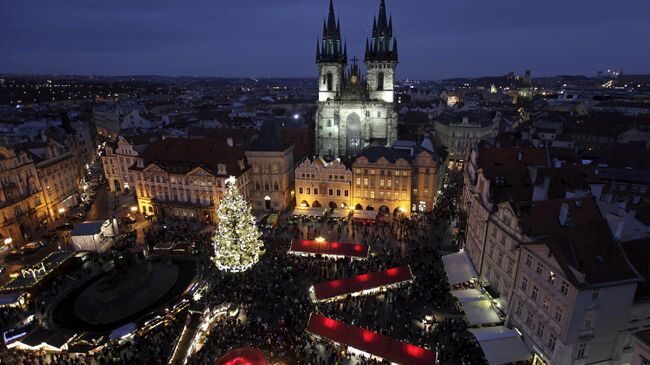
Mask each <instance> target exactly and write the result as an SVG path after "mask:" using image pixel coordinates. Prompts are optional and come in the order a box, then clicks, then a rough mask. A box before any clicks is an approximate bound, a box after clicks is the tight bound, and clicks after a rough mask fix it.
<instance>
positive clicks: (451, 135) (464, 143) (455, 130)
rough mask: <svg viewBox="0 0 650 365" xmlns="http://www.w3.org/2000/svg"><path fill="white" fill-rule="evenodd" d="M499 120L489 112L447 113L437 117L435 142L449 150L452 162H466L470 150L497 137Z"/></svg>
mask: <svg viewBox="0 0 650 365" xmlns="http://www.w3.org/2000/svg"><path fill="white" fill-rule="evenodd" d="M499 119H500V117H499V116H498V115H496V116H493V115H491V113H490V112H487V111H477V110H475V111H470V112H457V113H450V112H445V113H442V114H440V115H439V116H437V117H435V120H434V128H435V135H434V140H435V142H436V143H437V144H438V145H440V146H443V147H445V148H447V150H448V151H449V156H448V158H449V159H450V160H453V161H456V160H464V159H465V157H466V153H467V149H468V148H470V147H471V146H473V145H474V144H476V143H478V142H480V141H482V140H484V139H487V138H491V137H495V136H496V135H497V133H498V128H499Z"/></svg>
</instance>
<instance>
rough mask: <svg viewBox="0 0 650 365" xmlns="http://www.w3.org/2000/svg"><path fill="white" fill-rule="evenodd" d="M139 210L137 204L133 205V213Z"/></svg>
mask: <svg viewBox="0 0 650 365" xmlns="http://www.w3.org/2000/svg"><path fill="white" fill-rule="evenodd" d="M137 212H138V207H136V206H135V205H134V206H132V207H131V213H137Z"/></svg>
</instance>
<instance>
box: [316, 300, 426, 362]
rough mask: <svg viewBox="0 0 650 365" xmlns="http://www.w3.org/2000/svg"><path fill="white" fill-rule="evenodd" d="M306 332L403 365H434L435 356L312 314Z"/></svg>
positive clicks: (423, 349) (388, 338)
mask: <svg viewBox="0 0 650 365" xmlns="http://www.w3.org/2000/svg"><path fill="white" fill-rule="evenodd" d="M307 332H309V333H311V334H314V335H316V336H319V337H323V338H326V339H328V340H331V341H334V342H336V343H339V344H342V345H346V346H349V347H352V348H354V349H357V350H359V351H362V352H365V353H367V354H370V355H373V356H376V357H380V358H382V359H384V360H388V361H390V362H391V363H394V364H400V365H433V364H435V363H436V353H435V352H433V351H430V350H427V349H425V348H422V347H419V346H414V345H410V344H407V343H404V342H401V341H397V340H393V339H391V338H390V337H387V336H384V335H381V334H379V333H376V332H372V331H369V330H367V329H364V328H360V327H355V326H350V325H348V324H345V323H343V322H339V321H337V320H334V319H331V318H327V317H324V316H322V315H320V314H316V313H312V315H311V316H310V317H309V322H308V323H307Z"/></svg>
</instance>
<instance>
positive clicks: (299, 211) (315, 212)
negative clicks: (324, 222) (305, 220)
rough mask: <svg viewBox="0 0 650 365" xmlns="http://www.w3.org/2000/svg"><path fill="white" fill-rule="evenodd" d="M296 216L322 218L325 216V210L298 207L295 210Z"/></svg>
mask: <svg viewBox="0 0 650 365" xmlns="http://www.w3.org/2000/svg"><path fill="white" fill-rule="evenodd" d="M293 214H296V215H309V216H312V217H322V216H323V215H324V214H325V208H301V207H297V208H296V209H294V210H293Z"/></svg>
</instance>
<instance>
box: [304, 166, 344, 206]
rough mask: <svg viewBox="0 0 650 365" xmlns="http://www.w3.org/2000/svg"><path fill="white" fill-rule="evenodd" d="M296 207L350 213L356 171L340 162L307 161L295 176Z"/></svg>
mask: <svg viewBox="0 0 650 365" xmlns="http://www.w3.org/2000/svg"><path fill="white" fill-rule="evenodd" d="M295 177H296V190H295V193H296V206H298V207H301V208H323V209H325V208H332V209H336V208H339V209H346V208H349V207H350V206H351V202H352V171H351V170H350V169H348V168H347V167H346V166H345V165H344V164H342V163H341V161H340V160H334V161H332V162H329V163H328V162H326V161H325V160H323V159H322V158H320V157H318V158H315V159H314V160H309V159H305V160H304V161H303V162H302V163H301V164H300V165H299V166H298V167H296V172H295Z"/></svg>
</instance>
